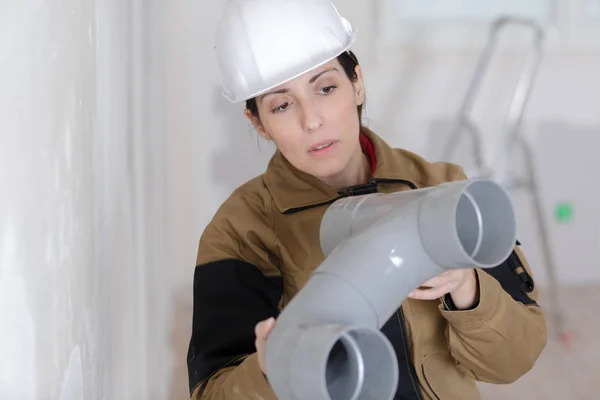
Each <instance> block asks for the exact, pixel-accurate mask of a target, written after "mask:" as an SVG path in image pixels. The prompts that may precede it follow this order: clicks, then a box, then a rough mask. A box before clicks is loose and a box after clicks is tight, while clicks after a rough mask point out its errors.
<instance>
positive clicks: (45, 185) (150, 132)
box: [0, 0, 170, 400]
mask: <svg viewBox="0 0 600 400" xmlns="http://www.w3.org/2000/svg"><path fill="white" fill-rule="evenodd" d="M131 7H133V8H131ZM155 8H156V5H155V4H154V5H152V6H150V5H148V6H145V7H144V8H142V7H141V6H140V2H133V3H131V4H130V3H129V2H122V1H117V0H108V1H103V2H94V1H91V0H87V1H75V0H65V1H62V2H60V3H55V2H45V1H41V0H37V1H35V0H29V1H18V2H17V1H13V2H3V4H2V12H1V13H0V88H1V90H0V187H2V195H0V321H1V328H0V355H1V356H0V398H2V399H23V400H29V399H36V400H37V399H40V400H46V399H60V400H71V399H132V398H144V399H160V398H166V395H165V393H164V389H165V388H166V385H165V381H166V379H165V376H166V375H167V374H166V373H165V370H168V368H169V366H170V364H169V359H168V358H167V357H166V355H167V351H168V348H167V347H166V343H165V341H166V340H167V337H166V335H167V333H166V330H167V328H166V324H165V317H164V313H165V310H166V307H167V305H168V302H167V298H166V297H165V296H164V294H165V293H166V292H165V291H164V290H163V291H161V290H160V288H161V286H158V285H156V280H158V279H159V278H160V276H158V274H157V271H161V270H162V271H164V270H166V265H165V258H164V256H163V250H164V237H162V235H164V216H165V213H164V202H163V201H162V198H163V197H162V196H164V194H163V193H164V192H163V174H162V173H161V171H162V170H164V165H162V164H161V163H162V155H161V154H162V152H163V149H164V147H163V143H162V140H163V135H162V126H161V125H160V124H161V120H160V113H161V112H162V111H161V110H162V109H164V105H160V101H162V97H158V98H157V99H154V100H153V99H150V100H145V101H142V99H144V96H145V95H148V94H153V93H154V94H156V90H154V91H151V90H149V89H152V88H155V89H156V88H160V84H159V83H154V84H151V85H150V86H145V84H144V80H145V79H146V77H154V78H156V76H155V75H157V65H154V66H150V65H149V64H147V63H148V62H151V61H156V60H155V58H156V55H155V54H154V53H153V52H148V51H145V50H144V47H143V46H140V44H143V42H144V41H145V40H146V39H145V37H144V36H143V35H142V33H143V30H144V29H147V28H148V27H147V26H144V23H143V21H144V18H145V19H147V20H151V19H153V18H155V15H156V14H157V10H156V9H155ZM161 15H162V14H161ZM153 29H155V33H158V34H159V35H162V31H160V26H154V27H153ZM154 46H157V47H158V48H159V49H160V42H159V43H154ZM155 48H156V47H155ZM144 65H148V66H147V67H145V68H146V69H144V68H142V67H143V66H144ZM158 66H159V68H158V71H159V72H160V71H161V68H160V64H158ZM132 77H135V78H136V79H132ZM158 77H162V74H161V73H159V74H158ZM159 82H160V81H159ZM158 94H159V95H160V93H158ZM152 111H154V112H152ZM145 114H146V115H148V116H149V117H148V118H145V117H144V115H145ZM146 124H150V125H149V126H146V127H145V129H144V125H146ZM156 171H158V173H155V172H156ZM148 271H150V272H148ZM160 280H161V281H163V282H164V279H160ZM154 285H156V286H154ZM162 287H164V285H163V286H162ZM150 307H152V309H151V310H150V312H147V310H148V309H149V308H150ZM150 313H151V314H152V316H153V317H155V318H157V322H152V323H151V322H150V320H149V318H150V316H149V315H148V314H150ZM157 327H158V329H157ZM150 348H151V349H152V350H151V351H150ZM149 376H153V377H156V376H158V377H159V378H162V379H159V380H157V381H152V380H151V379H148V377H149Z"/></svg>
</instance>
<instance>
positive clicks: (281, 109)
mask: <svg viewBox="0 0 600 400" xmlns="http://www.w3.org/2000/svg"><path fill="white" fill-rule="evenodd" d="M289 106H290V103H289V102H285V103H283V104H282V105H280V106H279V107H275V108H274V109H273V112H281V111H285V110H287V108H288V107H289Z"/></svg>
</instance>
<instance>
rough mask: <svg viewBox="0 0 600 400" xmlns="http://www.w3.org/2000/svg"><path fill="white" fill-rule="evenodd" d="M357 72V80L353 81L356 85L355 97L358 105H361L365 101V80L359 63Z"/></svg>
mask: <svg viewBox="0 0 600 400" xmlns="http://www.w3.org/2000/svg"><path fill="white" fill-rule="evenodd" d="M354 71H355V72H356V76H357V80H356V82H354V83H353V85H354V98H355V101H356V105H358V106H361V105H363V103H364V102H365V82H364V81H363V72H362V67H361V66H360V65H357V66H356V67H355V68H354Z"/></svg>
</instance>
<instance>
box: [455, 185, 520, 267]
mask: <svg viewBox="0 0 600 400" xmlns="http://www.w3.org/2000/svg"><path fill="white" fill-rule="evenodd" d="M456 229H457V234H458V238H459V241H460V243H461V245H462V247H463V249H464V251H465V252H466V253H467V254H468V255H469V256H470V257H471V258H472V259H473V260H475V261H476V262H477V263H480V264H483V265H489V266H492V265H497V264H500V263H501V262H503V261H504V260H505V259H506V257H508V254H507V251H508V250H511V249H512V248H513V246H514V240H515V231H516V222H515V217H514V213H513V208H512V205H511V201H510V198H509V197H508V194H507V193H506V192H505V191H504V190H503V189H502V188H501V187H500V186H498V185H496V184H495V183H493V182H490V181H475V182H473V183H472V184H471V185H470V186H469V188H468V189H467V191H466V192H465V193H464V194H463V195H462V196H461V198H460V200H459V202H458V207H457V210H456Z"/></svg>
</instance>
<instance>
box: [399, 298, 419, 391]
mask: <svg viewBox="0 0 600 400" xmlns="http://www.w3.org/2000/svg"><path fill="white" fill-rule="evenodd" d="M396 318H397V319H398V325H400V335H402V347H403V348H404V356H405V359H406V365H407V367H408V376H409V377H410V382H411V383H412V385H413V389H415V394H416V395H417V399H418V400H422V398H421V393H419V390H418V387H417V384H416V383H415V378H414V376H413V374H412V371H411V368H410V362H411V361H410V359H409V357H408V349H407V348H406V346H407V343H408V338H407V337H406V335H405V333H404V323H405V321H404V310H402V306H400V309H399V310H396Z"/></svg>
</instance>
